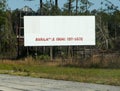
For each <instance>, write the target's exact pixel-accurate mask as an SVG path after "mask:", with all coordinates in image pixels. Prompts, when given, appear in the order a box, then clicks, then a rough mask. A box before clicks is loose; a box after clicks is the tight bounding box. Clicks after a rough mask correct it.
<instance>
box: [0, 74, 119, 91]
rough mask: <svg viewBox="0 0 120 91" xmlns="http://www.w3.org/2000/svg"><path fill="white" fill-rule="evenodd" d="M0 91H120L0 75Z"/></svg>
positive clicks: (88, 85)
mask: <svg viewBox="0 0 120 91" xmlns="http://www.w3.org/2000/svg"><path fill="white" fill-rule="evenodd" d="M0 91H120V86H110V85H98V84H88V83H79V82H72V81H62V80H51V79H42V78H31V77H21V76H10V75H3V74H0Z"/></svg>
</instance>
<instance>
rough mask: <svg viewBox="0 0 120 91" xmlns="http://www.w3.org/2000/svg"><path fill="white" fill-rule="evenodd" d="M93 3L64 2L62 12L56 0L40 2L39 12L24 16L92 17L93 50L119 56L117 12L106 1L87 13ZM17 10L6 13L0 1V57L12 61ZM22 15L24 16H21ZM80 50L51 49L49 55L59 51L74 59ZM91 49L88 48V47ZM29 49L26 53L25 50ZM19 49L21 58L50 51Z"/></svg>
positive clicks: (119, 20) (119, 13) (3, 0)
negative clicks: (51, 52) (108, 51)
mask: <svg viewBox="0 0 120 91" xmlns="http://www.w3.org/2000/svg"><path fill="white" fill-rule="evenodd" d="M93 5H94V2H90V1H89V0H67V1H66V3H65V4H64V5H63V7H62V8H60V7H59V3H58V0H47V1H46V2H43V0H40V8H39V9H38V10H37V11H32V12H31V13H29V14H28V15H49V16H50V15H52V16H53V15H63V16H64V15H67V16H68V15H71V16H72V15H73V16H81V15H95V17H96V46H92V48H93V49H97V50H111V51H118V52H120V10H119V7H118V6H116V5H114V4H113V3H112V2H110V1H109V0H104V2H101V4H100V7H99V8H98V9H91V7H92V6H93ZM20 13H21V10H20V9H16V10H12V11H11V10H10V9H8V7H7V1H6V0H0V57H1V58H2V57H14V56H16V55H17V51H18V48H17V46H18V40H17V32H18V31H17V30H18V29H19V27H20V25H21V24H20V21H21V20H20ZM24 13H26V12H24ZM80 48H83V49H84V47H80V46H77V47H54V48H52V49H51V50H53V51H54V53H53V55H56V54H57V52H58V51H61V50H62V51H63V52H64V53H65V54H66V55H71V54H72V55H75V53H73V52H74V51H73V49H74V50H80ZM89 48H91V47H89ZM28 49H29V50H28ZM28 49H27V48H21V50H22V51H23V52H22V53H23V54H27V50H28V51H29V52H35V51H38V53H39V52H40V53H41V54H44V53H49V52H50V50H49V49H50V48H48V47H42V48H37V50H36V48H28ZM40 50H42V51H40Z"/></svg>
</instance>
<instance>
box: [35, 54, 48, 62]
mask: <svg viewBox="0 0 120 91" xmlns="http://www.w3.org/2000/svg"><path fill="white" fill-rule="evenodd" d="M37 60H43V61H49V60H50V57H49V56H48V55H40V56H37Z"/></svg>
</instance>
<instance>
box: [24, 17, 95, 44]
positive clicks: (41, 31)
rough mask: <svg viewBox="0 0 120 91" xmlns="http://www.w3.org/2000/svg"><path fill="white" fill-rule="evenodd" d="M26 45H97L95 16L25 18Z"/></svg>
mask: <svg viewBox="0 0 120 91" xmlns="http://www.w3.org/2000/svg"><path fill="white" fill-rule="evenodd" d="M24 45H25V46H73V45H95V16H25V17H24Z"/></svg>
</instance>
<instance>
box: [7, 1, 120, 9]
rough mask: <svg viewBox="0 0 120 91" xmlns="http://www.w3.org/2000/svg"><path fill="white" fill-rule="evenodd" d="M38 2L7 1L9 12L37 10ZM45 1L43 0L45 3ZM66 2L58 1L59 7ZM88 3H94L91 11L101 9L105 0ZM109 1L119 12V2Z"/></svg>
mask: <svg viewBox="0 0 120 91" xmlns="http://www.w3.org/2000/svg"><path fill="white" fill-rule="evenodd" d="M39 1H40V0H33V1H27V0H7V4H8V8H9V9H11V10H15V9H17V8H18V9H21V8H23V7H24V6H25V5H27V6H29V7H31V8H32V9H33V10H34V11H36V10H37V9H38V8H39ZM45 1H46V0H43V2H45ZM48 1H49V0H48ZM53 1H54V0H53ZM66 1H67V0H58V4H59V7H60V8H62V7H63V5H64V3H66ZM89 1H90V2H92V3H94V5H93V6H92V7H91V8H90V9H91V10H92V9H98V8H101V5H100V3H101V1H104V2H105V0H89ZM108 1H111V2H112V3H113V4H114V5H115V6H119V10H120V0H108Z"/></svg>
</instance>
